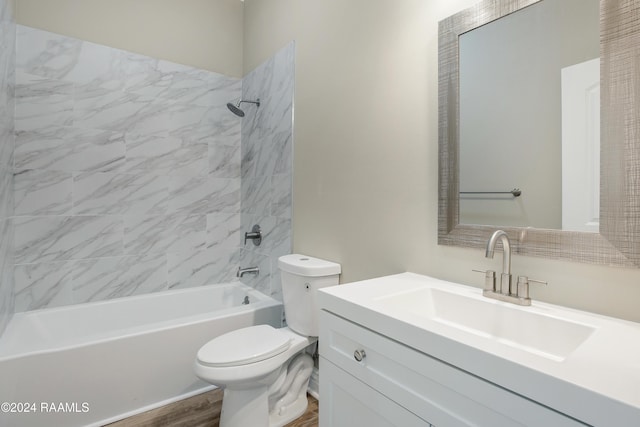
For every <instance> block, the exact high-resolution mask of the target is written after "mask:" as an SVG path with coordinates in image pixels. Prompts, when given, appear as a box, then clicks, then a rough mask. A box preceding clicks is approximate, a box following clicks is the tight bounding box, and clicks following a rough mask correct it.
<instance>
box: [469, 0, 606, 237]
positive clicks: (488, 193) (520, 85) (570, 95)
mask: <svg viewBox="0 0 640 427" xmlns="http://www.w3.org/2000/svg"><path fill="white" fill-rule="evenodd" d="M598 21H599V4H598V0H543V1H539V2H538V3H535V4H533V5H531V6H528V7H526V8H523V9H520V10H518V11H517V12H515V13H512V14H510V15H507V16H505V17H503V18H500V19H497V20H495V21H493V22H490V23H489V24H487V25H483V26H482V27H479V28H475V29H473V30H471V31H468V32H466V33H464V34H461V35H460V37H459V70H460V78H459V88H460V95H459V96H460V159H459V168H460V223H462V224H491V225H496V226H525V227H526V226H528V227H535V228H549V229H560V230H576V231H587V230H588V231H596V232H597V231H598V229H597V221H598V216H599V212H598V204H599V188H600V182H599V180H598V176H599V164H598V165H597V167H596V168H595V169H594V168H589V164H590V162H589V161H588V159H586V158H583V157H586V156H583V151H584V149H585V148H587V140H589V138H588V137H587V136H589V132H590V131H593V132H594V133H595V131H596V129H595V127H594V126H592V122H593V121H594V118H595V120H597V123H600V105H599V102H600V96H599V90H600V32H599V22H598ZM578 82H584V85H583V87H579V86H578V87H574V86H576V85H577V84H578ZM591 93H595V96H588V95H590V94H591ZM585 100H593V101H594V102H592V103H589V104H587V105H582V104H585ZM488 101H490V102H488ZM589 107H591V108H592V109H593V110H594V111H591V109H590V108H589ZM570 112H573V113H574V114H569V113H570ZM580 113H582V114H580ZM580 119H582V120H580ZM576 134H577V136H575V137H573V138H571V136H572V135H576ZM583 136H584V137H583ZM592 136H593V138H591V139H590V140H591V141H592V142H593V144H591V145H589V146H588V147H589V148H591V149H592V150H593V152H595V153H597V154H598V156H597V157H598V158H599V153H600V144H599V142H600V135H599V133H598V134H596V135H592ZM580 137H582V138H580ZM578 138H580V139H582V140H581V141H579V142H576V143H574V144H572V142H573V141H574V140H575V139H578ZM591 153H592V151H589V152H587V153H585V154H591ZM595 153H594V154H595ZM591 157H596V156H593V155H592V156H591ZM590 159H591V158H590ZM591 160H593V159H591ZM593 161H595V160H593ZM565 162H566V163H567V164H565ZM592 171H593V172H595V176H593V177H591V176H590V175H589V173H588V172H592ZM567 174H568V175H567ZM572 175H578V176H585V178H586V182H581V181H582V180H580V179H572V178H573V176H572ZM581 184H582V185H581ZM589 184H591V185H590V186H589ZM514 188H517V189H518V192H516V193H515V194H514V193H512V192H511V191H512V190H513V189H514ZM565 202H566V203H565ZM592 206H594V207H595V210H596V212H595V213H592V214H591V215H587V216H588V217H589V218H588V219H587V218H585V219H583V217H582V215H576V213H573V214H572V213H571V210H572V209H573V210H575V211H577V212H592ZM567 210H569V212H567ZM566 213H568V215H566ZM581 220H582V221H581ZM594 222H595V223H596V224H595V227H592V226H591V223H594Z"/></svg>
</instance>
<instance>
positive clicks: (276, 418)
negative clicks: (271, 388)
mask: <svg viewBox="0 0 640 427" xmlns="http://www.w3.org/2000/svg"><path fill="white" fill-rule="evenodd" d="M308 405H309V401H308V400H307V393H306V391H305V392H304V393H303V394H301V395H300V396H298V398H297V399H296V401H295V402H294V403H292V404H291V405H289V406H288V407H287V411H286V412H285V413H284V414H282V415H280V414H275V413H272V414H269V427H282V426H284V425H286V424H289V423H290V422H291V421H293V420H295V419H296V418H298V417H300V416H302V414H304V413H305V412H306V410H307V406H308ZM274 412H275V411H274Z"/></svg>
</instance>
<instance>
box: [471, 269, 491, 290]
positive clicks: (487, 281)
mask: <svg viewBox="0 0 640 427" xmlns="http://www.w3.org/2000/svg"><path fill="white" fill-rule="evenodd" d="M472 271H475V272H476V273H482V274H484V290H485V291H491V292H495V290H496V272H495V271H493V270H472Z"/></svg>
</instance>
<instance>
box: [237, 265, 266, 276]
mask: <svg viewBox="0 0 640 427" xmlns="http://www.w3.org/2000/svg"><path fill="white" fill-rule="evenodd" d="M245 274H255V275H256V276H257V275H258V274H260V269H259V268H258V267H248V268H242V267H238V271H237V272H236V277H242V276H244V275H245Z"/></svg>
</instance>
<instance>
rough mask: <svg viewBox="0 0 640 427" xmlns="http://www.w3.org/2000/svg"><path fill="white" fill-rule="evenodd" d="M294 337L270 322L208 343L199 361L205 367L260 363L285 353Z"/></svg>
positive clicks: (200, 351) (200, 352)
mask: <svg viewBox="0 0 640 427" xmlns="http://www.w3.org/2000/svg"><path fill="white" fill-rule="evenodd" d="M290 345H291V338H290V337H289V336H287V334H284V333H282V332H281V331H280V330H278V329H275V328H274V327H272V326H270V325H257V326H250V327H248V328H242V329H237V330H235V331H231V332H228V333H226V334H223V335H220V336H219V337H217V338H214V339H212V340H211V341H209V342H208V343H206V344H205V345H204V346H203V347H202V348H201V349H200V350H199V351H198V355H197V360H198V362H199V363H201V364H202V365H204V366H209V367H230V366H241V365H248V364H250V363H256V362H260V361H263V360H266V359H269V358H272V357H274V356H277V355H278V354H280V353H283V352H285V351H286V350H287V349H288V348H289V347H290Z"/></svg>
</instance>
